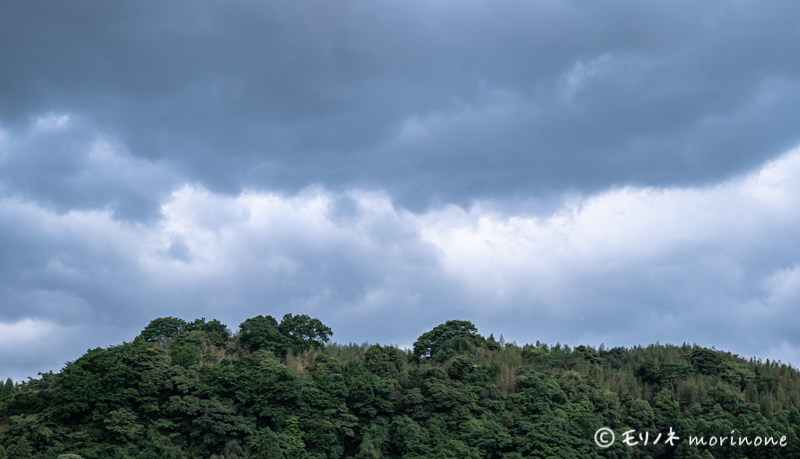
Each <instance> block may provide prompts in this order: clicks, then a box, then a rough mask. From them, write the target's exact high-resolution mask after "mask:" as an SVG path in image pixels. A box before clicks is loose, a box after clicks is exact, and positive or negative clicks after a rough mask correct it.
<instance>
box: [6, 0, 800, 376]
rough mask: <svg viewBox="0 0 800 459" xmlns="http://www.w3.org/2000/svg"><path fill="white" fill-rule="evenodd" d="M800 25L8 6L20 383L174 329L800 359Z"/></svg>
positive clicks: (630, 16)
mask: <svg viewBox="0 0 800 459" xmlns="http://www.w3.org/2000/svg"><path fill="white" fill-rule="evenodd" d="M798 18H800V3H798V2H796V1H788V0H787V1H780V0H777V1H772V2H761V1H746V0H743V1H728V2H722V1H709V2H697V1H688V0H687V1H682V0H675V1H670V2H664V1H655V0H652V1H651V0H630V1H626V0H621V1H620V0H615V1H603V0H601V1H568V0H427V1H418V0H404V1H374V0H357V1H356V0H353V1H351V0H334V1H307V0H285V1H284V0H270V1H246V0H242V1H236V2H230V1H222V0H219V1H196V0H185V1H173V2H163V1H155V0H153V1H136V2H104V1H77V0H76V1H70V2H45V1H40V0H32V1H25V2H3V3H2V5H1V6H0V63H1V64H0V377H2V378H5V377H12V378H14V379H16V380H20V379H24V378H26V377H27V376H35V375H36V373H37V372H40V371H49V370H53V371H58V370H59V369H60V368H61V367H62V366H63V365H64V363H65V362H67V361H69V360H74V359H76V358H77V357H79V356H80V355H81V354H82V353H83V352H85V351H86V349H88V348H94V347H98V346H108V345H113V344H118V343H120V342H122V341H123V340H125V341H130V340H132V339H133V338H134V337H135V336H136V335H137V334H138V332H139V331H140V330H141V329H142V328H144V326H146V325H147V323H148V322H149V321H150V320H152V319H154V318H156V317H163V316H177V317H182V318H184V319H187V320H191V319H194V318H198V317H205V318H207V319H210V318H218V319H220V320H222V321H223V322H224V323H226V324H227V325H228V326H229V327H230V328H231V329H232V330H234V331H235V330H236V329H237V328H238V325H239V323H241V322H242V321H243V320H244V319H246V318H248V317H253V316H255V315H258V314H264V315H266V314H270V315H272V316H275V317H280V316H282V315H283V314H285V313H287V312H292V313H295V314H301V313H305V314H309V315H311V316H313V317H318V318H319V319H320V320H322V321H323V322H324V323H325V324H327V325H329V326H330V327H331V328H332V329H333V339H334V340H335V341H338V342H345V343H346V342H351V341H354V342H359V343H360V342H364V341H369V342H372V343H374V342H379V343H382V344H388V343H394V344H397V345H400V346H410V345H411V344H412V343H413V341H414V340H415V339H416V338H417V337H418V336H419V335H420V334H421V333H423V332H425V331H427V330H430V329H431V328H433V327H434V326H435V325H437V324H439V323H442V322H444V321H445V320H449V319H463V320H470V321H472V322H474V323H475V324H476V325H477V326H478V329H479V331H480V332H481V333H482V334H485V335H487V336H488V334H489V333H494V334H495V336H496V337H499V335H500V334H503V336H504V337H505V338H506V340H508V341H512V340H515V341H517V342H518V343H519V344H522V343H524V342H535V341H536V340H540V341H544V342H548V343H552V344H554V343H555V342H561V343H565V342H566V343H569V344H571V345H577V344H590V345H592V346H599V345H600V344H601V343H604V344H605V345H606V347H609V346H626V347H631V346H634V345H638V344H642V345H647V344H649V343H654V342H656V341H659V342H661V343H674V344H681V343H683V342H688V343H697V344H701V345H704V346H709V347H710V346H712V345H713V346H716V347H717V348H718V349H724V350H728V351H732V352H734V353H737V354H740V355H742V356H746V357H751V356H756V357H760V358H763V359H766V358H770V359H779V360H781V361H783V362H784V363H794V364H800V335H798V333H797V330H798V328H800V239H798V232H799V231H800V148H799V147H800V110H799V109H798V107H800V59H798V58H797V56H799V55H800V20H798Z"/></svg>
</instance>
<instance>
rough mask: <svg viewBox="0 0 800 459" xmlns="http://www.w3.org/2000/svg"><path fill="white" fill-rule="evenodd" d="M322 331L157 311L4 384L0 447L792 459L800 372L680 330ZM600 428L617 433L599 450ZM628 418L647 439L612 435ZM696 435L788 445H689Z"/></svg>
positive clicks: (191, 453) (130, 453) (59, 451)
mask: <svg viewBox="0 0 800 459" xmlns="http://www.w3.org/2000/svg"><path fill="white" fill-rule="evenodd" d="M331 336H332V332H331V330H330V329H329V328H328V327H326V326H325V325H324V324H322V323H321V322H320V321H319V320H317V319H312V318H310V317H308V316H305V315H296V316H295V315H292V314H287V315H286V316H284V317H283V318H282V320H281V321H280V322H278V321H277V320H276V319H274V318H272V317H270V316H266V317H264V316H258V317H254V318H251V319H248V320H246V321H245V322H243V323H242V324H241V325H240V326H239V328H238V330H237V332H236V333H235V334H231V332H230V331H229V330H228V328H227V327H226V326H225V325H223V324H221V323H220V322H219V321H216V320H211V321H206V320H205V319H198V320H195V321H192V322H185V321H183V320H181V319H176V318H172V317H166V318H159V319H156V320H154V321H152V322H151V323H150V324H149V325H148V326H147V327H146V328H145V329H144V330H143V331H142V333H141V334H140V335H139V336H137V337H135V339H133V341H132V342H124V343H122V344H121V345H117V346H111V347H108V348H105V349H101V348H98V349H94V350H90V351H88V352H87V353H86V354H84V355H83V356H81V357H80V358H78V359H76V360H75V361H72V362H68V363H67V364H66V365H65V367H64V368H63V369H62V371H60V372H59V373H47V374H40V377H39V378H38V379H31V380H30V381H27V382H24V383H21V384H14V383H13V382H12V381H11V380H8V381H7V382H6V383H5V384H3V383H0V389H1V390H0V445H1V447H2V449H0V459H6V458H8V459H16V458H25V459H27V458H32V457H36V458H52V459H55V458H57V457H59V455H63V454H75V455H79V456H80V457H82V458H148V459H149V458H216V459H223V458H224V459H233V458H252V459H261V458H270V459H274V458H286V459H301V458H308V459H323V458H328V459H334V458H370V459H377V458H406V459H421V458H437V459H438V458H458V459H521V458H542V459H545V458H580V459H588V458H667V459H673V458H675V459H690V458H692V459H695V458H703V459H709V458H716V459H723V458H731V459H739V458H749V459H756V458H798V457H800V441H798V436H800V413H798V408H800V373H798V371H797V370H795V369H794V368H792V367H789V366H787V365H783V364H779V363H776V362H770V361H768V360H767V361H766V362H762V361H760V360H754V359H750V360H745V359H742V358H740V357H738V356H736V355H732V354H730V353H725V352H722V351H717V350H713V349H705V348H700V347H697V346H691V345H687V344H684V345H682V346H673V345H659V344H656V345H650V346H647V347H641V346H636V347H633V348H630V349H625V348H619V347H618V348H613V349H604V348H603V347H602V346H601V347H600V348H599V349H594V348H592V347H588V346H577V347H574V348H572V347H569V346H566V345H563V346H562V345H560V344H556V345H554V346H549V345H547V344H543V343H539V342H537V343H535V344H525V345H521V346H520V345H517V344H516V343H506V342H504V341H503V339H502V338H501V339H500V340H495V338H494V336H492V335H490V336H489V337H488V338H487V337H484V336H481V335H480V334H479V333H478V330H477V329H476V328H475V327H474V326H473V325H472V324H471V323H470V322H467V321H458V320H453V321H448V322H447V323H445V324H442V325H439V326H437V327H435V328H434V329H433V330H431V331H429V332H426V333H424V334H423V335H422V336H420V337H419V339H418V340H417V341H416V342H415V343H414V348H413V349H412V350H405V351H404V350H400V349H397V348H395V347H392V346H381V345H379V344H373V345H369V344H367V343H365V344H362V345H358V344H348V345H341V344H336V343H331V342H330V341H329V339H330V337H331ZM600 427H609V428H611V429H613V430H614V432H615V437H616V439H617V441H616V442H615V443H614V445H613V446H611V447H609V448H607V449H603V448H600V447H598V445H596V444H595V440H594V439H595V433H596V432H597V430H598V429H599V428H600ZM670 429H674V432H675V433H676V434H677V436H678V437H680V441H678V442H676V443H675V444H674V446H670V445H667V444H665V441H664V440H665V438H666V436H667V432H669V431H670ZM629 430H635V431H636V433H635V435H637V439H638V435H639V434H640V433H642V434H644V433H645V432H647V435H649V437H647V438H648V439H649V441H650V442H651V443H650V444H648V445H644V444H643V442H640V443H639V444H638V445H636V446H627V445H624V444H622V442H621V439H622V438H623V436H624V433H625V432H626V431H629ZM659 433H662V434H663V437H664V438H661V439H660V441H659V442H658V443H657V444H653V443H652V440H653V437H655V436H656V435H658V434H659ZM701 435H702V436H704V437H705V438H710V437H711V436H718V437H726V438H740V437H748V438H750V439H753V438H756V437H775V438H781V437H785V439H784V440H785V446H780V445H770V446H763V445H760V446H755V445H754V444H751V445H739V444H736V445H735V446H731V444H730V443H731V442H733V440H730V441H728V443H727V444H725V443H723V446H719V445H715V446H705V447H703V446H700V447H697V446H689V444H688V441H686V440H687V439H688V438H689V436H701ZM65 457H76V456H65Z"/></svg>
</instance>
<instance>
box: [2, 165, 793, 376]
mask: <svg viewBox="0 0 800 459" xmlns="http://www.w3.org/2000/svg"><path fill="white" fill-rule="evenodd" d="M798 177H800V153H798V151H797V150H795V151H793V152H790V153H787V154H786V155H784V156H782V157H780V158H779V159H778V160H776V161H774V162H771V163H768V164H766V165H765V166H763V167H762V168H760V169H758V170H757V171H755V172H753V173H751V174H749V175H747V176H744V177H742V178H737V179H734V180H729V181H726V182H722V183H720V184H717V185H715V186H709V187H694V188H678V187H673V188H637V187H624V188H617V189H611V190H607V191H605V192H603V193H599V194H595V195H592V196H587V197H583V198H577V199H575V198H569V199H567V200H565V201H563V202H562V203H561V205H560V206H559V207H558V209H556V210H555V211H552V212H549V213H525V212H519V211H515V212H513V213H508V212H507V211H506V210H505V206H503V205H502V204H500V205H498V203H495V202H493V201H484V202H480V203H477V204H475V205H474V206H471V207H470V208H466V209H465V208H461V207H458V206H453V205H449V206H445V207H443V208H441V209H438V210H431V211H428V212H425V213H412V212H409V211H407V210H403V209H402V208H399V207H397V206H395V205H394V204H393V203H392V201H391V199H390V198H389V197H388V196H387V195H385V194H381V193H373V192H364V191H359V190H357V189H352V190H350V191H348V192H346V193H338V192H331V191H329V190H325V189H322V188H309V189H306V190H304V191H303V192H301V193H298V194H292V195H283V194H276V193H264V192H256V191H246V192H243V193H241V194H238V195H235V196H229V195H225V194H217V193H214V192H211V191H209V190H207V189H205V188H202V187H199V186H184V187H182V188H180V189H177V190H175V191H174V192H172V193H170V194H169V195H168V197H167V198H166V199H165V200H163V201H162V202H161V205H160V210H159V213H160V217H159V218H157V219H152V220H150V221H149V222H148V223H136V224H133V223H130V222H127V221H126V220H123V219H118V218H116V217H115V215H114V213H113V212H111V211H97V210H83V211H71V212H68V213H58V212H55V211H53V210H51V209H48V208H45V207H42V206H40V205H38V204H36V203H34V202H31V201H24V200H20V199H14V198H7V199H5V200H3V201H2V202H0V231H1V232H2V239H3V240H4V241H5V242H6V244H5V245H4V248H5V253H4V254H3V255H4V256H3V257H2V258H0V260H2V261H0V273H2V277H0V285H1V286H2V288H0V292H2V296H0V302H2V304H3V305H4V308H3V309H2V311H1V313H2V315H1V316H0V327H2V328H4V329H6V330H7V333H8V334H10V335H13V336H16V337H17V338H16V339H15V340H13V341H12V340H10V339H8V340H6V341H8V342H7V343H5V344H3V343H0V354H2V355H6V354H9V355H16V354H15V353H14V352H15V351H14V349H15V348H16V347H18V346H17V345H16V344H15V345H12V344H11V343H12V342H13V343H17V342H36V343H37V344H36V346H34V347H33V349H37V350H39V352H40V353H39V354H38V355H39V357H38V358H36V359H30V358H29V359H24V360H22V359H17V360H14V359H9V360H7V361H6V362H7V363H6V364H5V366H6V369H5V371H7V372H10V373H12V374H14V375H21V374H23V373H26V372H27V374H32V372H33V371H34V370H37V371H38V370H42V369H57V368H58V367H59V366H60V365H61V364H62V363H63V361H65V360H67V359H70V358H74V357H75V355H74V354H75V352H76V349H83V348H85V347H90V346H97V345H104V344H108V343H109V341H108V340H110V342H119V341H120V339H128V340H130V339H132V338H133V337H134V336H135V335H136V334H137V333H138V331H139V330H140V329H141V328H143V327H144V325H146V323H147V322H148V321H149V320H151V319H152V318H154V317H157V316H166V315H173V316H179V317H185V318H187V319H191V318H195V317H199V316H203V317H207V318H211V317H215V318H220V319H221V320H223V321H224V322H226V323H228V324H229V325H230V326H231V328H234V329H235V328H236V326H237V325H238V323H240V322H241V321H242V320H244V319H245V318H247V317H251V316H255V315H257V314H272V315H274V316H280V315H282V314H283V313H285V312H295V313H296V312H304V313H308V314H311V315H314V316H316V317H319V318H320V319H321V320H323V322H324V323H326V324H328V325H330V326H331V327H332V328H333V330H334V338H335V339H336V340H338V341H343V342H350V341H363V340H366V341H370V342H376V341H377V342H382V343H396V344H400V345H410V344H411V343H412V342H413V340H414V339H415V338H416V337H417V336H418V335H419V334H421V333H422V332H424V331H426V330H428V329H430V328H432V327H433V326H434V325H436V324H438V323H441V322H443V321H444V320H447V319H452V318H465V319H468V320H472V321H474V322H475V323H476V324H477V325H478V326H479V328H480V330H481V331H482V332H484V333H486V334H488V333H495V334H496V335H499V334H500V333H503V334H505V337H506V338H507V339H509V340H512V339H513V340H518V341H519V342H533V341H535V340H542V341H546V342H551V343H554V342H556V341H561V342H569V343H572V344H577V343H588V344H592V345H595V346H596V345H599V344H600V343H605V344H607V345H625V346H631V345H634V344H647V343H650V342H653V341H656V340H658V341H661V342H673V343H680V342H684V341H686V342H690V343H691V342H697V343H699V344H702V345H707V346H711V345H716V346H717V347H719V348H723V349H727V350H731V351H733V352H737V353H740V354H744V355H748V356H749V355H758V356H760V357H763V358H766V357H769V358H773V359H782V360H784V361H788V362H792V363H796V362H797V361H798V360H797V359H798V358H799V357H800V351H798V349H800V342H798V341H797V337H796V333H795V330H796V329H797V326H798V325H800V324H798V323H797V320H796V319H795V318H796V317H798V316H797V311H796V304H797V299H798V298H800V247H798V245H797V244H796V243H795V242H794V240H795V239H796V238H795V234H796V228H797V227H798V225H799V224H800V212H798V210H797V208H796V205H794V204H795V203H796V201H797V199H798V198H799V197H800V182H798ZM731 203H736V205H735V206H731V205H729V204H731ZM86 327H92V329H97V330H100V331H99V332H98V333H86V331H85V329H86ZM42 329H44V330H46V331H47V334H48V337H49V338H48V339H49V340H48V341H46V342H44V343H42V342H41V339H40V338H39V336H40V335H41V334H42V333H43V332H42V331H41V330H42ZM59 343H69V346H63V345H61V344H59ZM44 350H47V352H45V351H44ZM70 352H71V353H72V354H69V353H70ZM29 353H30V352H29Z"/></svg>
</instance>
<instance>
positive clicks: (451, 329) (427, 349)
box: [414, 320, 484, 358]
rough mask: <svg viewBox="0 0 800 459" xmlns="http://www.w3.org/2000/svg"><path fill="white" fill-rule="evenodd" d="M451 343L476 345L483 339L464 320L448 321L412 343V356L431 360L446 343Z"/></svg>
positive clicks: (476, 330) (474, 328) (470, 323)
mask: <svg viewBox="0 0 800 459" xmlns="http://www.w3.org/2000/svg"><path fill="white" fill-rule="evenodd" d="M453 341H459V342H460V343H461V342H463V343H465V344H472V345H478V344H481V343H482V342H483V341H484V338H483V337H482V336H481V335H479V334H478V329H477V328H476V327H475V325H473V324H472V322H469V321H466V320H448V321H447V322H445V323H443V324H441V325H437V326H436V327H434V328H433V330H431V331H429V332H425V333H423V334H422V335H421V336H420V337H419V338H418V339H417V341H415V342H414V355H416V356H418V357H426V358H432V357H434V356H435V355H436V354H437V353H438V352H439V351H440V350H442V348H443V347H445V346H446V345H447V344H448V343H450V344H452V343H453Z"/></svg>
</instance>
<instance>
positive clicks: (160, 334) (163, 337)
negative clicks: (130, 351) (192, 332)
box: [141, 317, 186, 346]
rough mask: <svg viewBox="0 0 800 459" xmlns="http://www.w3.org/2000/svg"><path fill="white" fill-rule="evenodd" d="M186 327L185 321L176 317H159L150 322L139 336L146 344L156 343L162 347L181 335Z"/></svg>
mask: <svg viewBox="0 0 800 459" xmlns="http://www.w3.org/2000/svg"><path fill="white" fill-rule="evenodd" d="M185 327H186V321H185V320H183V319H178V318H177V317H159V318H158V319H155V320H153V321H151V322H150V323H149V324H148V325H147V327H145V328H144V330H142V333H141V336H142V338H144V340H145V341H147V342H148V343H158V344H161V345H162V346H163V345H164V344H166V343H167V342H168V341H169V340H170V339H172V338H174V337H175V336H177V335H178V334H179V333H181V332H182V331H183V330H184V328H185Z"/></svg>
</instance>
